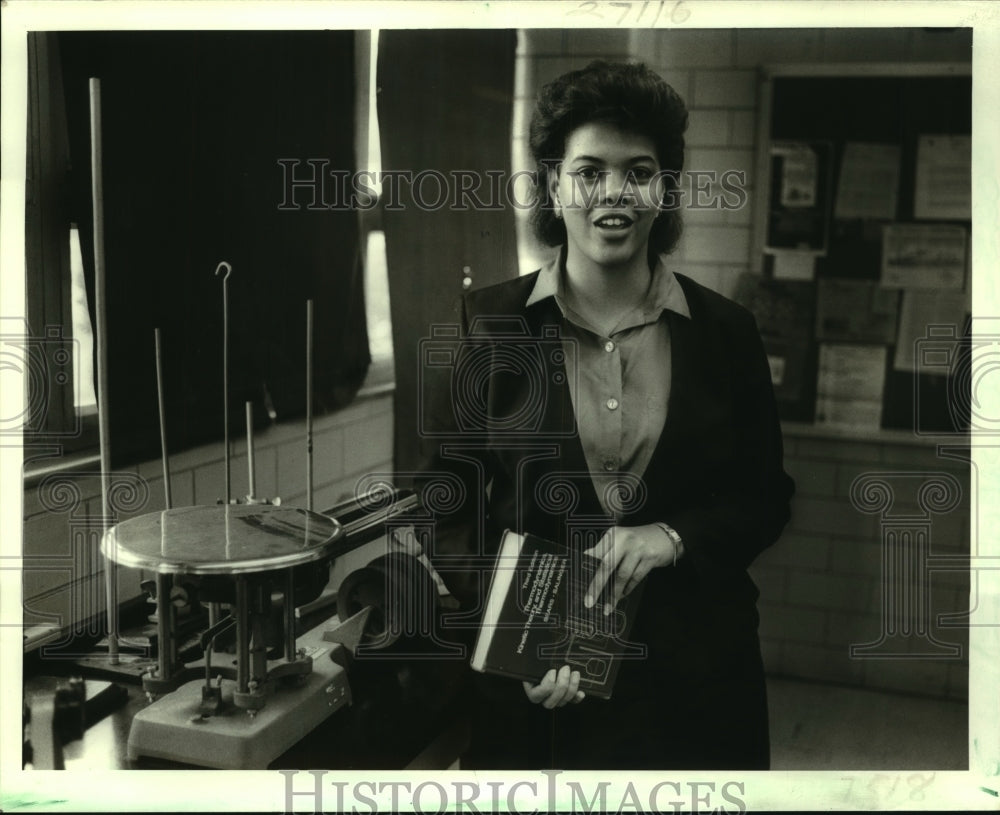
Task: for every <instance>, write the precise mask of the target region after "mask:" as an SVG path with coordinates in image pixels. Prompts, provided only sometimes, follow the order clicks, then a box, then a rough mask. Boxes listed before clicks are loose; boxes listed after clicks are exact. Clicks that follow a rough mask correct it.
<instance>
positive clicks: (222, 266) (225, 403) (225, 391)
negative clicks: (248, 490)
mask: <svg viewBox="0 0 1000 815" xmlns="http://www.w3.org/2000/svg"><path fill="white" fill-rule="evenodd" d="M223 271H225V273H226V275H225V277H223V278H222V417H223V419H222V427H223V443H224V444H225V448H226V453H225V455H226V497H225V500H224V503H226V504H228V503H229V498H230V496H231V495H232V490H231V488H230V469H229V275H230V274H231V273H232V271H233V267H232V266H230V265H229V264H228V263H226V261H224V260H223V261H222V262H220V263H219V265H218V266H216V267H215V276H216V277H218V276H219V275H220V274H222V272H223Z"/></svg>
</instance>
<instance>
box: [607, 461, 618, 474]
mask: <svg viewBox="0 0 1000 815" xmlns="http://www.w3.org/2000/svg"><path fill="white" fill-rule="evenodd" d="M616 466H617V464H616V463H615V460H614V459H613V458H606V459H604V469H605V470H607V471H608V472H609V473H610V472H611V471H612V470H614V469H615V467H616Z"/></svg>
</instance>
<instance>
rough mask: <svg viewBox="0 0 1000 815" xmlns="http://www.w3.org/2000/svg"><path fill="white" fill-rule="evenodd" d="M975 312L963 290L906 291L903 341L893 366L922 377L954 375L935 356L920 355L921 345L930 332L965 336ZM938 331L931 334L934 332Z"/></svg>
mask: <svg viewBox="0 0 1000 815" xmlns="http://www.w3.org/2000/svg"><path fill="white" fill-rule="evenodd" d="M971 310H972V306H971V303H970V299H969V296H968V294H966V293H965V292H960V291H942V292H938V291H904V292H903V302H902V305H901V306H900V312H899V339H898V340H897V341H896V355H895V357H894V358H893V361H892V367H893V368H894V369H895V370H897V371H907V372H910V373H919V374H941V373H950V372H951V369H950V368H949V367H948V366H947V365H942V364H941V361H940V360H938V359H936V358H934V357H933V355H931V360H930V364H929V362H928V360H927V359H925V358H923V357H924V356H925V355H920V354H918V353H917V344H918V342H919V341H920V340H923V339H924V338H926V337H927V336H928V335H929V333H939V332H940V331H941V330H942V329H945V331H946V333H948V330H949V329H950V332H951V333H952V334H953V336H955V337H960V336H962V329H963V327H964V325H965V318H966V316H967V315H968V314H969V313H970V311H971ZM932 328H934V331H933V332H931V329H932Z"/></svg>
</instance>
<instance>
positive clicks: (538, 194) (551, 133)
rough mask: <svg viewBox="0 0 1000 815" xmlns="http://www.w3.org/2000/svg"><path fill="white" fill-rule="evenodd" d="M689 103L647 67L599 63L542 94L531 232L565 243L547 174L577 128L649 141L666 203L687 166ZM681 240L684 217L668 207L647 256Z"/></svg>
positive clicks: (531, 136)
mask: <svg viewBox="0 0 1000 815" xmlns="http://www.w3.org/2000/svg"><path fill="white" fill-rule="evenodd" d="M687 120H688V114H687V107H686V106H685V104H684V100H683V99H681V97H680V96H679V95H678V94H677V92H676V91H675V90H674V89H673V88H672V87H670V85H668V84H667V83H666V82H664V80H663V79H662V78H661V77H660V76H659V75H658V74H656V73H655V72H654V71H652V70H650V69H649V68H648V67H647V66H646V65H644V64H642V63H613V62H605V61H603V60H595V61H594V62H591V63H590V64H589V65H588V66H587V67H586V68H583V69H581V70H578V71H570V72H569V73H567V74H563V75H562V76H561V77H559V78H558V79H555V80H553V81H552V82H550V83H549V84H547V85H546V86H545V87H543V88H542V89H541V91H539V94H538V98H537V100H536V101H535V111H534V114H533V115H532V117H531V127H530V129H529V131H528V143H529V146H530V147H531V156H532V158H533V159H534V161H535V176H534V183H535V201H534V209H533V212H532V224H533V226H534V228H535V234H536V235H538V238H539V239H540V240H541V241H542V242H543V243H546V244H548V245H549V246H558V245H560V244H563V243H565V242H566V226H565V224H564V223H563V222H562V221H561V220H560V219H558V218H556V217H555V212H554V209H553V206H552V201H551V197H550V194H549V188H548V168H549V167H551V166H552V165H553V163H554V162H557V161H561V160H562V158H563V156H564V155H565V152H566V140H567V138H568V137H569V135H570V134H571V133H572V132H573V131H574V130H576V129H577V128H578V127H580V126H582V125H585V124H590V123H591V122H606V123H608V124H612V125H615V126H616V127H618V128H620V129H622V130H626V131H629V132H632V133H637V134H640V135H643V136H647V137H649V138H650V139H651V140H652V142H653V144H654V145H655V146H656V152H657V159H658V160H659V162H660V168H661V169H662V170H666V171H669V173H668V174H666V175H665V181H666V186H665V189H664V199H665V200H669V199H670V196H671V195H672V193H673V191H674V190H675V189H676V187H677V178H676V175H677V174H679V173H680V171H681V169H682V168H683V166H684V131H685V129H687ZM680 236H681V214H680V212H679V211H678V209H677V208H676V207H665V208H664V210H663V211H662V213H661V214H660V217H658V218H657V219H656V221H655V223H654V225H653V229H652V231H651V232H650V235H649V254H650V257H654V256H656V255H658V254H660V253H663V252H669V251H671V250H672V249H673V248H674V246H676V245H677V241H678V240H679V239H680Z"/></svg>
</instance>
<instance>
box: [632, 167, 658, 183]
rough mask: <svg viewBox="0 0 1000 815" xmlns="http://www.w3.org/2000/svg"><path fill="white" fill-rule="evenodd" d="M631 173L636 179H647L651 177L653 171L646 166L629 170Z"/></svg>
mask: <svg viewBox="0 0 1000 815" xmlns="http://www.w3.org/2000/svg"><path fill="white" fill-rule="evenodd" d="M631 175H632V177H633V178H634V179H635V180H636V181H649V179H651V178H652V177H653V171H652V170H650V169H647V168H646V167H636V168H635V169H633V170H632V171H631Z"/></svg>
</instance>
